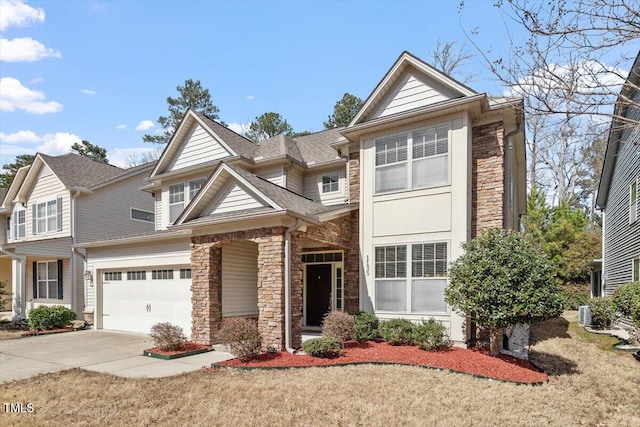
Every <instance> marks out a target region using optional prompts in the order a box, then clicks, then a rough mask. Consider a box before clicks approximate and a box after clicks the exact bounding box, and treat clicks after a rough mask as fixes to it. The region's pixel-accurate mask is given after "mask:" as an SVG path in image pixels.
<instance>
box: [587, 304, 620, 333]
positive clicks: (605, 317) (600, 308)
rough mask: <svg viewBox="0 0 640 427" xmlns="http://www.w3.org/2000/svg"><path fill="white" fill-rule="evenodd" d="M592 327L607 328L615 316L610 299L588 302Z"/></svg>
mask: <svg viewBox="0 0 640 427" xmlns="http://www.w3.org/2000/svg"><path fill="white" fill-rule="evenodd" d="M589 310H590V311H591V322H592V325H593V326H597V327H600V328H605V329H606V328H609V327H611V323H612V322H613V319H614V317H615V314H616V310H615V308H614V307H613V302H612V300H611V297H601V298H593V299H592V300H591V301H590V302H589Z"/></svg>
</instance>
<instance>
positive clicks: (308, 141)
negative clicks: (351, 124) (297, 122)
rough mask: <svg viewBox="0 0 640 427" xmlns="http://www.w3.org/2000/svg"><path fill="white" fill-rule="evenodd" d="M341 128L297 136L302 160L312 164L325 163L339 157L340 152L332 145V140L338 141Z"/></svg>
mask: <svg viewBox="0 0 640 427" xmlns="http://www.w3.org/2000/svg"><path fill="white" fill-rule="evenodd" d="M341 129H343V128H342V127H340V128H334V129H327V130H324V131H321V132H316V133H312V134H311V135H305V136H301V137H298V138H295V139H294V141H296V144H297V146H298V149H299V150H300V154H301V156H302V160H303V161H304V162H305V163H306V164H307V165H311V164H314V163H325V162H330V161H332V160H336V159H338V158H339V156H338V152H337V151H336V150H335V149H334V148H332V147H331V146H330V144H331V143H332V142H336V141H338V139H340V137H341V136H342V135H340V130H341Z"/></svg>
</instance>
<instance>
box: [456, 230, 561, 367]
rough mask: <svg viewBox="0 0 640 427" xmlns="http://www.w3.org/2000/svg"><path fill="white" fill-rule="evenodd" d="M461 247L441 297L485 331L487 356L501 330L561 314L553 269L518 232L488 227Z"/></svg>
mask: <svg viewBox="0 0 640 427" xmlns="http://www.w3.org/2000/svg"><path fill="white" fill-rule="evenodd" d="M462 247H463V249H464V250H465V254H464V255H462V256H461V257H460V258H458V259H457V260H456V262H455V264H454V266H453V268H452V269H451V280H450V284H449V286H447V289H446V290H445V297H446V300H447V302H448V303H449V305H451V306H452V307H453V308H454V309H457V310H460V311H462V312H465V313H469V312H471V313H474V314H475V317H476V321H477V323H478V324H479V325H481V326H485V327H488V328H489V331H490V338H491V354H493V355H497V354H499V353H500V349H501V347H502V329H503V328H505V327H507V326H510V325H515V324H518V323H535V322H540V321H543V320H546V319H549V318H552V317H556V316H559V315H560V313H562V302H561V299H560V296H559V288H558V284H557V281H556V279H555V277H554V271H555V269H554V266H553V265H552V263H551V262H550V261H549V260H548V259H547V258H546V257H545V255H544V254H543V253H542V252H541V251H539V250H537V249H536V248H535V247H534V246H533V244H531V242H530V241H529V240H528V239H526V238H525V237H524V236H523V235H522V234H520V233H517V232H513V231H509V230H500V229H489V230H487V231H485V232H484V233H482V234H481V235H480V236H478V237H476V238H475V239H473V240H470V241H469V242H467V243H465V244H463V245H462Z"/></svg>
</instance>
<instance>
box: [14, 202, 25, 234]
mask: <svg viewBox="0 0 640 427" xmlns="http://www.w3.org/2000/svg"><path fill="white" fill-rule="evenodd" d="M14 216H15V220H14V221H15V225H14V227H15V229H14V233H13V237H14V238H15V239H24V238H25V237H26V233H27V216H26V211H25V210H24V209H23V210H20V211H16V212H15V215H14Z"/></svg>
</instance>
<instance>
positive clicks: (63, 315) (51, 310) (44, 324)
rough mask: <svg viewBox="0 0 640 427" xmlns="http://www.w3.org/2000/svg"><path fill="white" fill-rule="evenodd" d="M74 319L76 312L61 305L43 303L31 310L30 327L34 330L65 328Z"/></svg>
mask: <svg viewBox="0 0 640 427" xmlns="http://www.w3.org/2000/svg"><path fill="white" fill-rule="evenodd" d="M73 320H76V313H75V312H74V311H72V310H70V309H68V308H67V307H64V306H61V305H54V306H46V305H41V306H40V307H37V308H34V309H33V310H31V311H30V312H29V328H31V329H33V330H34V331H42V330H45V331H46V330H51V329H60V328H64V327H65V326H68V325H69V324H71V322H72V321H73Z"/></svg>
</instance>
